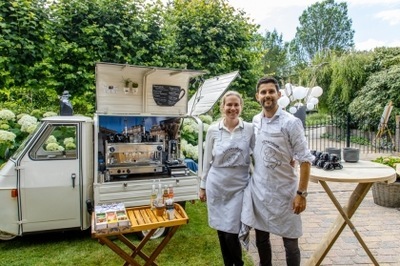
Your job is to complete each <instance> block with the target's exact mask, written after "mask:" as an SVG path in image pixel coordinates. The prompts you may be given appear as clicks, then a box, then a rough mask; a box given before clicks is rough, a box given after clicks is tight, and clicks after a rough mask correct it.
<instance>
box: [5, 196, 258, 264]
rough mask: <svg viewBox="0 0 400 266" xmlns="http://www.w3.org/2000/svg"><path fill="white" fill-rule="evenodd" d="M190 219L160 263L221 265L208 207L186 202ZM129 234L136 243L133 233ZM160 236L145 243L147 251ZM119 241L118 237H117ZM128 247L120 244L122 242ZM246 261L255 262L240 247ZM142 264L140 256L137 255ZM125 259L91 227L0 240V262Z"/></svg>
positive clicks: (47, 262)
mask: <svg viewBox="0 0 400 266" xmlns="http://www.w3.org/2000/svg"><path fill="white" fill-rule="evenodd" d="M186 212H187V214H188V216H189V223H188V224H187V225H183V226H181V227H180V228H179V229H178V231H177V232H176V234H175V235H174V237H173V238H172V239H171V241H170V242H169V243H168V245H167V246H166V247H165V249H164V250H163V251H162V252H161V254H160V255H159V256H158V257H157V259H156V262H157V263H158V264H159V265H161V266H168V265H170V266H180V265H182V266H183V265H193V266H198V265H208V266H212V265H215V266H217V265H223V261H222V255H221V251H220V248H219V242H218V237H217V233H216V231H215V230H214V229H211V228H210V227H209V226H208V222H207V208H206V205H205V204H204V203H201V202H199V201H196V202H195V203H194V204H191V203H187V204H186ZM128 238H129V239H131V240H132V241H134V242H135V243H136V244H137V243H139V239H138V238H137V236H136V235H135V234H129V235H128ZM160 241H161V239H156V240H151V241H150V242H149V243H148V244H147V246H146V247H145V249H144V251H145V253H147V254H149V253H150V252H151V251H152V250H153V248H154V247H155V246H156V245H157V244H158V243H159V242H160ZM118 242H119V241H118ZM121 247H123V248H124V249H125V250H127V249H126V248H125V247H124V246H123V245H121ZM243 259H244V261H245V265H248V266H250V265H254V264H253V262H252V260H251V258H250V256H249V255H248V253H247V252H245V251H243ZM138 261H139V263H141V264H143V260H141V259H139V260H138ZM123 263H124V261H123V260H122V259H121V258H120V257H119V256H118V255H116V254H115V253H113V252H112V251H111V250H110V249H109V248H108V247H106V246H102V245H100V244H99V243H98V242H97V240H96V239H93V238H91V236H90V230H86V231H67V232H57V233H46V234H35V235H26V236H23V237H18V238H15V239H13V240H11V241H0V265H10V266H11V265H30V266H33V265H35V266H41V265H43V266H48V265H74V266H80V265H107V266H113V265H123Z"/></svg>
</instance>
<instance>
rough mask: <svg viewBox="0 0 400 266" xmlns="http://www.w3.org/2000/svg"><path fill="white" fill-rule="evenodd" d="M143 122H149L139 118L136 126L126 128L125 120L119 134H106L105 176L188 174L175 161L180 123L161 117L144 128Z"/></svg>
mask: <svg viewBox="0 0 400 266" xmlns="http://www.w3.org/2000/svg"><path fill="white" fill-rule="evenodd" d="M146 119H147V120H151V119H149V118H143V119H142V118H140V119H138V120H140V124H134V125H128V119H124V120H123V121H124V127H123V130H122V132H121V133H116V132H115V131H114V132H112V133H110V132H111V131H108V132H109V133H108V134H107V136H106V140H105V141H104V155H105V158H104V160H105V166H106V175H109V176H114V177H120V178H122V177H128V176H129V177H132V178H135V177H139V176H143V174H153V175H154V174H159V175H169V176H172V175H175V176H176V175H188V174H189V169H188V168H187V167H186V165H185V164H184V162H183V160H182V159H180V158H179V154H180V146H179V144H180V143H179V134H178V130H179V126H180V120H179V119H176V118H164V119H160V121H159V122H158V123H155V124H152V125H151V126H147V127H146V126H145V123H144V122H143V121H146ZM153 120H154V119H153ZM153 175H152V176H153Z"/></svg>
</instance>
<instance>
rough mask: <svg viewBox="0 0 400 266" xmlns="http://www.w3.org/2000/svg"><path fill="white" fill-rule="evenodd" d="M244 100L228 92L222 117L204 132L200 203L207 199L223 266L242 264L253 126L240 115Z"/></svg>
mask: <svg viewBox="0 0 400 266" xmlns="http://www.w3.org/2000/svg"><path fill="white" fill-rule="evenodd" d="M242 109H243V99H242V97H241V95H240V94H239V93H238V92H235V91H228V92H226V93H225V94H224V96H223V97H222V100H221V106H220V110H221V114H222V115H223V118H222V119H221V120H220V121H219V122H218V123H215V124H213V125H211V126H210V127H209V129H208V131H207V137H206V144H205V150H204V162H205V163H204V169H203V175H202V179H201V182H200V200H201V201H206V200H207V209H208V222H209V225H210V227H212V228H214V229H216V230H217V233H218V238H219V242H220V247H221V252H222V257H223V260H224V264H225V265H226V266H228V265H229V266H232V265H235V266H240V265H243V260H242V249H241V244H240V242H239V239H238V234H239V230H240V226H241V222H240V214H241V211H242V201H243V191H244V189H245V187H246V186H247V184H248V181H249V166H250V153H251V149H250V147H252V143H253V142H254V138H253V126H252V124H251V123H247V122H244V121H243V120H242V119H241V118H240V117H239V116H240V114H241V112H242Z"/></svg>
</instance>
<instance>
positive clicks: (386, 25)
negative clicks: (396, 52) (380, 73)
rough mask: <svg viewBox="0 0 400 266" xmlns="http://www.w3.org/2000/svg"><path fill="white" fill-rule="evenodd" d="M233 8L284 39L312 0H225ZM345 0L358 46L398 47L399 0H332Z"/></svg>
mask: <svg viewBox="0 0 400 266" xmlns="http://www.w3.org/2000/svg"><path fill="white" fill-rule="evenodd" d="M228 1H229V3H230V4H231V6H233V7H234V8H235V9H242V10H243V11H245V12H246V14H247V16H248V17H249V18H250V19H251V20H252V22H253V23H254V24H259V25H260V33H262V34H263V33H265V31H266V30H268V31H273V30H274V29H276V31H277V32H278V34H282V37H283V40H284V41H291V40H292V39H293V38H294V36H295V34H296V27H297V26H299V17H300V16H301V14H302V13H303V11H305V10H306V9H307V7H309V6H311V5H312V4H314V3H316V2H321V0H320V1H315V0H276V1H274V0H228ZM335 2H336V3H341V2H346V3H347V10H348V13H347V15H348V17H349V18H350V19H351V20H352V29H353V30H354V31H355V33H354V43H355V48H356V49H357V50H371V49H374V48H375V47H381V46H386V47H400V0H347V1H340V0H335Z"/></svg>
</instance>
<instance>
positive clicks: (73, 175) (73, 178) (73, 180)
mask: <svg viewBox="0 0 400 266" xmlns="http://www.w3.org/2000/svg"><path fill="white" fill-rule="evenodd" d="M71 179H72V187H73V188H75V179H76V174H71Z"/></svg>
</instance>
